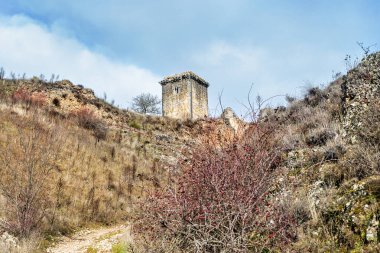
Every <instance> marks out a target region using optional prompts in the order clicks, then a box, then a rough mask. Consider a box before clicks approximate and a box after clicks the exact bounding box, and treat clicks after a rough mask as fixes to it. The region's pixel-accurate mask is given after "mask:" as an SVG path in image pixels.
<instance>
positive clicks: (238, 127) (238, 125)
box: [221, 107, 246, 133]
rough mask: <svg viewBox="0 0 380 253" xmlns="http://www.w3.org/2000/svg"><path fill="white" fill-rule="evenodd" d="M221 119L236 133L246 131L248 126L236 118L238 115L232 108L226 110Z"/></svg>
mask: <svg viewBox="0 0 380 253" xmlns="http://www.w3.org/2000/svg"><path fill="white" fill-rule="evenodd" d="M221 117H222V119H223V120H224V123H225V124H226V125H227V126H228V127H230V128H232V129H233V130H234V131H235V133H240V132H242V131H244V130H245V125H246V124H245V123H244V122H243V121H242V120H241V119H239V117H238V116H236V114H235V113H234V111H233V110H232V109H231V108H230V107H227V108H226V109H224V111H223V113H222V115H221Z"/></svg>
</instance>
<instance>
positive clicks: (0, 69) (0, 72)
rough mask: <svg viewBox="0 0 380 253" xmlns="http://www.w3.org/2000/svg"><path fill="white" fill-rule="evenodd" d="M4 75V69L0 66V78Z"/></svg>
mask: <svg viewBox="0 0 380 253" xmlns="http://www.w3.org/2000/svg"><path fill="white" fill-rule="evenodd" d="M4 76H5V70H4V68H3V67H1V68H0V80H3V79H4Z"/></svg>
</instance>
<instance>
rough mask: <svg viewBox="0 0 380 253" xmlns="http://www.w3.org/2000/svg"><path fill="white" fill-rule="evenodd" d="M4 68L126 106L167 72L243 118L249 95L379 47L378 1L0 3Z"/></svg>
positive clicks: (302, 82) (319, 81)
mask: <svg viewBox="0 0 380 253" xmlns="http://www.w3.org/2000/svg"><path fill="white" fill-rule="evenodd" d="M0 6H1V8H0V67H3V68H4V69H5V70H6V73H8V74H9V73H10V72H15V73H20V74H21V75H22V74H23V73H26V75H27V76H29V77H32V76H39V75H40V74H44V75H45V76H46V77H47V78H49V77H50V76H51V74H53V73H54V74H56V75H59V76H60V79H69V80H71V81H72V82H74V83H76V84H82V85H84V86H85V87H88V88H92V89H94V91H95V93H96V94H97V95H98V96H100V97H103V96H104V93H106V94H107V99H108V100H109V101H111V100H115V104H116V105H119V106H121V107H123V108H127V107H129V106H130V103H131V100H132V98H133V97H134V96H136V95H139V94H141V93H147V92H149V93H152V94H155V95H157V96H159V97H161V87H160V85H159V84H158V82H159V81H160V80H162V79H163V78H164V77H165V76H168V75H172V74H176V73H180V72H183V71H188V70H191V71H193V72H195V73H196V74H198V75H199V76H201V77H202V78H204V79H205V80H207V81H208V82H209V83H210V87H209V111H210V114H211V115H212V116H217V115H218V114H220V110H219V109H218V104H219V102H218V98H219V96H220V94H221V96H220V97H221V101H222V105H223V107H227V106H230V107H232V108H233V109H234V110H235V112H236V113H237V114H238V115H244V114H245V106H246V105H247V96H248V92H249V90H250V87H251V86H252V92H251V95H252V97H255V96H256V95H260V96H261V97H263V98H264V99H265V98H269V97H272V96H278V97H276V98H275V99H272V100H269V101H270V102H269V105H271V106H277V105H280V104H283V103H284V100H283V97H282V95H285V94H289V95H292V96H301V95H302V93H303V92H304V90H305V89H306V88H307V87H309V86H310V85H314V86H323V85H326V84H328V83H329V82H330V81H331V80H332V76H333V74H334V73H338V72H341V73H345V72H346V64H345V61H344V59H345V56H346V55H351V56H352V58H356V57H359V58H361V57H362V55H363V51H362V50H361V49H360V47H359V46H358V45H357V42H362V43H363V45H365V46H372V45H374V46H372V47H371V50H372V51H378V50H379V48H380V32H379V28H378V27H379V26H378V24H380V15H379V13H380V1H378V0H318V1H317V0H308V1H305V0H191V1H190V0H181V1H180V0H107V1H105V0H81V1H78V0H0Z"/></svg>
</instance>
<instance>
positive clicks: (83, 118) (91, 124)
mask: <svg viewBox="0 0 380 253" xmlns="http://www.w3.org/2000/svg"><path fill="white" fill-rule="evenodd" d="M71 115H72V116H74V117H75V118H76V120H77V122H78V125H79V126H80V127H83V128H86V129H89V130H92V131H93V132H94V135H95V137H96V138H97V139H99V140H104V139H105V138H106V136H107V127H106V125H105V124H104V122H103V121H102V120H101V119H99V118H98V117H97V116H96V115H95V113H94V111H92V110H91V109H89V108H87V107H81V108H80V109H78V110H75V111H73V112H72V113H71Z"/></svg>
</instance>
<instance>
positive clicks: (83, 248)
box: [47, 225, 132, 253]
mask: <svg viewBox="0 0 380 253" xmlns="http://www.w3.org/2000/svg"><path fill="white" fill-rule="evenodd" d="M131 241H132V239H131V235H130V228H129V227H128V226H125V225H121V226H114V227H103V228H98V229H86V230H81V231H79V232H77V233H75V234H73V235H71V236H70V237H62V238H60V239H59V240H58V243H57V244H56V245H54V246H53V247H51V248H49V249H48V250H47V252H49V253H85V252H97V253H101V252H102V253H103V252H111V249H112V246H113V245H115V244H118V243H123V244H124V245H126V244H128V243H130V242H131Z"/></svg>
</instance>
